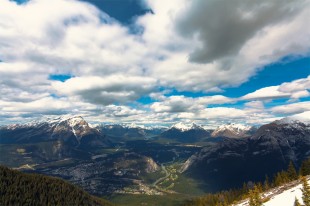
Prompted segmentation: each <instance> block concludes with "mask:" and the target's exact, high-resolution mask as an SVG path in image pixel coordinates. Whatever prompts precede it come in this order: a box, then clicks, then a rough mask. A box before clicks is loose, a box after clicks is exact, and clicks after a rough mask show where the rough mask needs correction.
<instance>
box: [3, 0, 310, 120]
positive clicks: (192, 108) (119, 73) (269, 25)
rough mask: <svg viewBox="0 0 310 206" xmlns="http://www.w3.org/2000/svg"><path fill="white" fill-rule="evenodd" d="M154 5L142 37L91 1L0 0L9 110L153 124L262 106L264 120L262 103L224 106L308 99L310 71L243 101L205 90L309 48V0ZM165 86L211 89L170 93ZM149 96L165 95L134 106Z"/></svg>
mask: <svg viewBox="0 0 310 206" xmlns="http://www.w3.org/2000/svg"><path fill="white" fill-rule="evenodd" d="M145 3H146V4H147V7H148V8H151V9H152V11H153V13H147V14H145V15H143V16H140V17H137V18H136V19H135V20H134V22H132V23H133V24H134V26H137V27H141V28H143V29H142V30H141V33H137V34H133V33H131V32H130V31H129V28H127V27H126V26H124V25H121V24H120V23H119V22H117V21H115V20H114V19H113V18H111V17H109V16H108V15H107V14H105V13H103V12H102V11H100V10H99V9H97V8H96V7H95V6H93V5H92V4H89V3H87V2H82V1H76V0H53V1H49V0H30V1H28V2H27V3H24V4H21V5H18V4H16V3H15V2H14V1H9V0H0V4H1V6H2V7H3V8H5V10H1V11H0V53H1V56H0V58H1V59H0V60H1V61H0V96H1V102H0V105H1V106H2V107H1V108H0V112H1V113H0V116H1V117H3V119H5V118H9V117H11V118H12V119H16V118H17V116H18V115H28V116H29V117H30V116H31V114H33V115H34V116H35V115H38V113H42V114H56V113H57V111H58V112H59V113H74V112H76V111H79V112H80V113H83V114H84V115H85V116H88V117H92V118H102V119H108V120H109V121H115V120H117V119H120V118H121V119H122V120H124V121H134V120H137V119H140V121H144V122H148V123H150V122H152V121H153V122H171V121H178V120H182V119H183V120H184V119H190V120H195V119H197V120H199V121H203V119H212V121H216V119H226V118H225V117H223V115H226V116H227V117H231V118H236V119H237V116H238V115H239V116H240V117H246V116H249V114H255V113H257V116H255V115H253V119H252V120H253V122H254V119H255V118H256V117H257V119H259V118H263V117H264V118H272V117H270V116H268V115H267V114H266V113H265V110H266V109H265V108H263V107H259V106H260V105H259V103H253V102H252V103H248V104H247V105H246V106H245V108H243V109H234V108H226V109H225V108H224V107H219V106H220V105H221V104H227V103H231V104H233V103H234V102H236V101H240V100H245V101H252V100H264V99H274V98H283V97H284V98H290V99H291V100H292V101H298V99H299V98H303V97H308V96H309V77H308V78H305V79H301V80H297V81H293V82H289V83H286V84H282V85H278V86H275V87H268V88H262V89H261V90H257V91H255V92H253V93H251V94H248V95H245V96H244V97H241V98H229V97H226V96H223V95H213V96H211V95H210V96H207V95H206V93H208V92H216V93H220V92H222V91H223V89H225V88H227V87H230V86H236V85H240V84H241V83H243V82H245V81H247V80H248V79H249V78H250V77H251V76H253V75H255V73H256V72H257V71H258V69H259V68H262V67H263V66H265V65H267V64H270V63H273V62H276V61H278V60H280V59H281V58H283V57H285V56H289V55H299V56H305V55H308V54H309V49H310V43H309V42H310V39H309V36H310V29H309V27H308V26H307V23H308V22H309V21H310V19H309V18H310V17H309V12H310V10H309V9H310V7H309V2H308V1H303V0H297V1H294V2H289V3H288V2H285V3H284V2H280V3H275V2H270V1H251V2H244V1H241V0H232V1H229V2H226V1H225V2H224V1H214V0H206V1H201V0H194V1H187V0H169V1H167V2H164V3H163V2H162V1H152V0H148V1H146V2H145ZM231 28H233V29H231ZM142 31H143V32H142ZM53 74H70V76H72V78H71V79H68V80H66V81H65V82H58V81H55V80H51V79H49V76H50V75H53ZM159 88H160V89H161V88H164V90H166V91H167V90H169V89H174V90H177V91H197V92H202V93H205V94H204V96H202V97H197V98H194V97H185V96H171V97H167V96H168V94H167V93H164V92H159V90H158V89H159ZM142 96H148V97H150V98H152V99H153V100H154V101H156V102H153V103H151V104H149V105H144V107H141V108H139V109H138V108H137V107H136V106H132V107H129V106H128V104H132V103H133V104H135V103H136V102H135V101H136V100H137V99H139V98H140V97H142ZM255 104H256V105H255ZM210 105H215V106H217V107H214V108H209V107H210ZM255 107H256V108H258V107H259V110H260V111H261V115H264V116H259V114H258V113H259V112H258V110H257V109H256V110H255V109H254V108H255ZM220 110H221V111H222V112H221V111H220ZM275 111H276V109H275ZM99 113H106V114H100V115H99ZM217 114H219V115H217ZM223 121H224V120H223ZM240 121H241V120H240Z"/></svg>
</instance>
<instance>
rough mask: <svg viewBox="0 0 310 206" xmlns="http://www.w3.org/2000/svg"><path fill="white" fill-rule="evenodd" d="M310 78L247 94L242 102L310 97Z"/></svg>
mask: <svg viewBox="0 0 310 206" xmlns="http://www.w3.org/2000/svg"><path fill="white" fill-rule="evenodd" d="M309 89H310V76H308V77H307V78H303V79H298V80H295V81H292V82H285V83H282V84H281V85H278V86H270V87H265V88H261V89H258V90H256V91H254V92H252V93H249V94H246V95H244V96H243V97H241V98H240V99H242V100H255V99H258V100H259V99H260V100H268V99H277V98H291V100H297V99H299V98H302V97H308V96H310V93H309V91H308V90H309Z"/></svg>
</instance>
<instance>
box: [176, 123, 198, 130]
mask: <svg viewBox="0 0 310 206" xmlns="http://www.w3.org/2000/svg"><path fill="white" fill-rule="evenodd" d="M172 128H175V129H178V130H181V131H188V130H191V129H200V128H202V127H200V126H199V125H197V124H195V123H194V122H192V123H190V124H184V123H182V122H179V123H176V124H174V125H172V126H171V129H172Z"/></svg>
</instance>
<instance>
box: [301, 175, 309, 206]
mask: <svg viewBox="0 0 310 206" xmlns="http://www.w3.org/2000/svg"><path fill="white" fill-rule="evenodd" d="M301 180H302V189H301V191H302V200H303V202H304V206H310V186H309V184H308V181H307V179H306V177H302V179H301Z"/></svg>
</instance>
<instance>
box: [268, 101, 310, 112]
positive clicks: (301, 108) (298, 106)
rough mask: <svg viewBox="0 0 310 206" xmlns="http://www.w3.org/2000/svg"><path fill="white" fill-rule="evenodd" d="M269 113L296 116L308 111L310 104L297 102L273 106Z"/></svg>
mask: <svg viewBox="0 0 310 206" xmlns="http://www.w3.org/2000/svg"><path fill="white" fill-rule="evenodd" d="M271 111H272V112H273V113H276V114H297V113H302V112H307V111H310V102H309V101H305V102H298V103H293V104H287V105H281V106H275V107H273V108H271Z"/></svg>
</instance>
